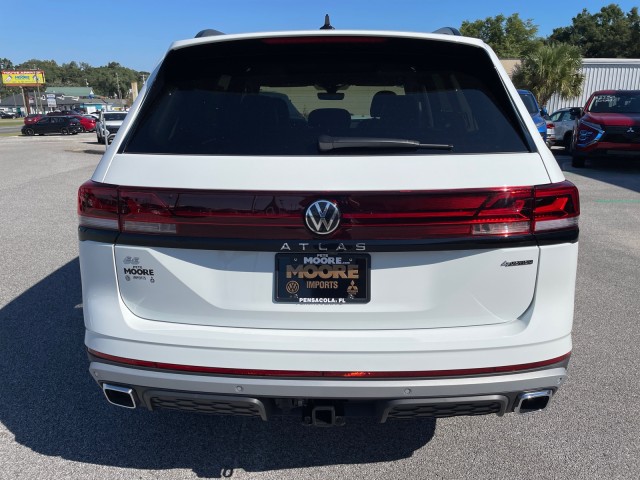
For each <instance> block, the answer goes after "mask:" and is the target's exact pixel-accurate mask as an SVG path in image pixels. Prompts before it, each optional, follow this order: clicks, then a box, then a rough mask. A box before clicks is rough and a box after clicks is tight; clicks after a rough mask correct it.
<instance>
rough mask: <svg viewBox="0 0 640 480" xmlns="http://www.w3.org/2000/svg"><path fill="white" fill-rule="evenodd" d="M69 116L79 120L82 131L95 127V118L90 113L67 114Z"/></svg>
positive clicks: (93, 129)
mask: <svg viewBox="0 0 640 480" xmlns="http://www.w3.org/2000/svg"><path fill="white" fill-rule="evenodd" d="M69 116H70V117H74V118H77V119H78V120H80V125H82V130H83V131H84V132H93V131H95V129H96V119H95V117H92V116H91V115H69Z"/></svg>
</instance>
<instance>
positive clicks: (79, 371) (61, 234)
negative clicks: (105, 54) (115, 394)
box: [0, 134, 640, 480]
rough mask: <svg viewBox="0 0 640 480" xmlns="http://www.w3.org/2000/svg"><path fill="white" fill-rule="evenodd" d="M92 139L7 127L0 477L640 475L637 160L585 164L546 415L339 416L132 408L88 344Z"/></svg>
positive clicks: (0, 292) (576, 175)
mask: <svg viewBox="0 0 640 480" xmlns="http://www.w3.org/2000/svg"><path fill="white" fill-rule="evenodd" d="M103 151H104V146H102V145H98V144H97V143H96V140H95V134H80V135H76V136H49V137H0V172H2V174H1V175H0V205H1V210H0V211H1V212H2V213H1V214H0V219H1V220H2V228H0V245H2V249H0V265H2V278H1V280H0V479H34V478H70V479H90V478H95V479H98V478H99V479H104V480H106V479H125V478H126V479H134V478H135V479H191V478H227V477H229V478H238V479H244V478H252V479H253V478H256V479H288V478H304V479H323V480H324V479H327V478H338V479H341V478H349V479H352V478H353V479H356V478H363V479H364V478H366V479H396V478H424V479H432V478H433V479H484V478H491V479H519V478H536V479H605V478H606V479H636V478H638V477H640V456H639V453H640V439H639V434H638V432H640V419H639V416H638V409H637V404H638V402H640V368H639V365H640V349H639V348H638V345H639V344H640V295H639V293H640V287H639V286H638V285H639V283H640V282H639V279H640V158H639V159H636V160H617V161H611V162H604V161H602V162H598V163H597V164H592V165H591V166H590V167H589V168H586V169H581V170H576V169H573V168H572V167H571V163H570V159H569V157H567V156H565V155H563V152H562V151H561V150H557V151H554V152H555V153H556V158H557V160H558V162H559V163H560V165H561V166H562V168H563V169H564V170H565V172H566V176H567V178H568V179H569V180H571V181H573V182H574V183H575V184H576V185H577V186H578V187H579V188H580V194H581V207H582V215H581V220H580V224H581V238H580V257H579V266H578V280H577V291H576V315H575V326H574V349H573V356H572V359H571V364H570V370H569V379H568V381H567V383H566V384H565V385H564V386H563V387H562V388H561V390H560V391H559V393H558V395H557V396H556V397H555V398H554V400H553V401H552V404H551V406H550V407H549V409H548V410H547V411H545V412H542V413H537V414H532V415H524V416H518V415H515V414H510V415H507V416H505V417H502V418H500V417H496V416H485V417H459V418H451V419H441V420H437V421H433V420H422V421H407V422H403V421H395V422H389V423H387V424H382V425H379V424H373V423H371V422H368V421H364V420H362V421H353V422H350V423H349V424H347V425H346V426H345V427H338V428H329V429H320V428H309V427H303V426H302V425H301V424H300V423H299V422H297V421H296V420H294V419H286V420H277V421H274V422H273V423H262V422H260V421H257V420H254V419H251V420H249V419H243V418H225V417H213V416H212V417H209V416H202V415H189V414H184V413H180V412H153V413H151V412H147V411H142V410H136V411H128V410H124V409H119V408H116V407H113V406H110V405H108V404H107V402H106V401H105V400H104V398H103V397H102V393H101V392H100V390H99V389H98V387H97V385H96V384H95V383H94V381H93V380H92V379H91V378H90V376H89V374H88V372H87V367H88V361H87V358H86V354H85V352H84V348H83V332H84V327H83V319H82V294H81V289H80V277H79V267H78V259H77V255H78V251H77V237H76V213H75V208H76V197H75V195H76V190H77V187H78V186H79V185H80V184H81V183H82V182H83V181H85V180H86V179H88V178H89V176H90V175H91V173H92V171H93V169H94V168H95V165H96V164H97V162H98V160H99V159H100V156H101V154H102V152H103Z"/></svg>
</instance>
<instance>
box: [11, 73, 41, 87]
mask: <svg viewBox="0 0 640 480" xmlns="http://www.w3.org/2000/svg"><path fill="white" fill-rule="evenodd" d="M2 83H3V84H4V85H5V86H6V87H38V86H40V85H44V83H45V81H44V72H43V71H42V70H3V71H2Z"/></svg>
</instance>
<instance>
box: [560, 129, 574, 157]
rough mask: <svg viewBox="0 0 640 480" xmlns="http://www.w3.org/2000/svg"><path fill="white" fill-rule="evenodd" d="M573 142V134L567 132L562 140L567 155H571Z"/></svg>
mask: <svg viewBox="0 0 640 480" xmlns="http://www.w3.org/2000/svg"><path fill="white" fill-rule="evenodd" d="M572 141H573V135H572V134H571V132H567V133H565V135H564V139H563V140H562V144H563V146H564V149H565V151H566V152H567V153H571V142H572Z"/></svg>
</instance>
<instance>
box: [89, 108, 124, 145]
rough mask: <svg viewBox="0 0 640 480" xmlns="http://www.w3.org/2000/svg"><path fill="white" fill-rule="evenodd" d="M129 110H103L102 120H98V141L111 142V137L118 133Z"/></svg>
mask: <svg viewBox="0 0 640 480" xmlns="http://www.w3.org/2000/svg"><path fill="white" fill-rule="evenodd" d="M126 116H127V112H101V113H100V120H99V121H98V122H96V138H97V140H98V143H105V141H108V142H109V143H111V139H113V136H115V134H116V133H118V130H119V129H120V126H121V125H122V122H123V121H124V119H125V117H126Z"/></svg>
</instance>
